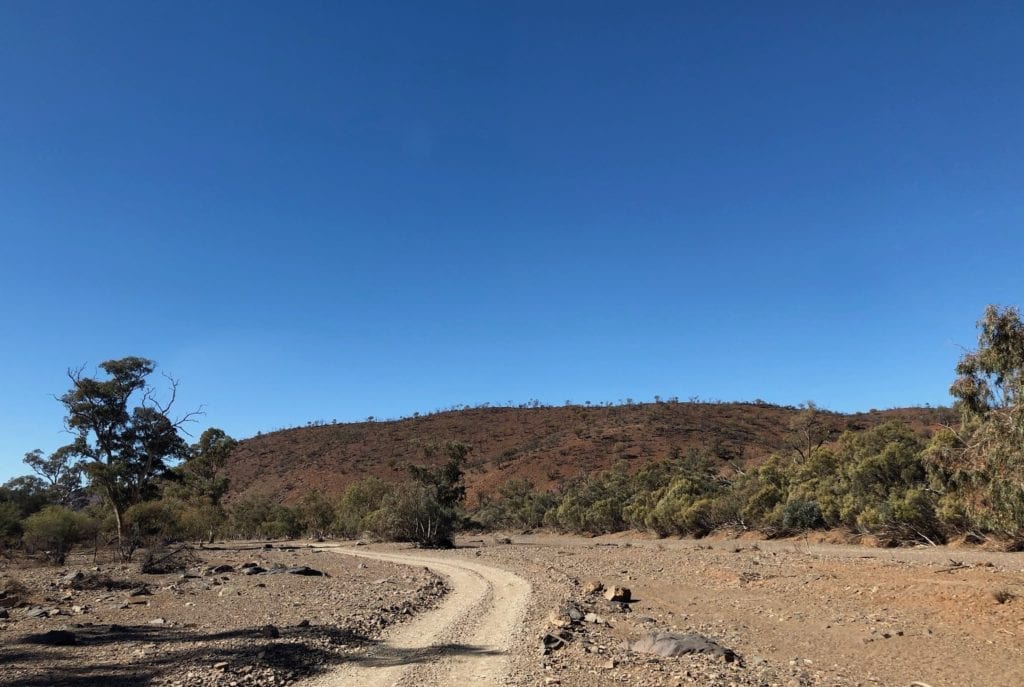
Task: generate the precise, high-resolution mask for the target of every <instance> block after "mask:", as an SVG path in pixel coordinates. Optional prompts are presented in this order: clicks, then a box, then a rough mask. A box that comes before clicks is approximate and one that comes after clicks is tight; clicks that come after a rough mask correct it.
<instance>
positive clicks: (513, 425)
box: [226, 401, 957, 507]
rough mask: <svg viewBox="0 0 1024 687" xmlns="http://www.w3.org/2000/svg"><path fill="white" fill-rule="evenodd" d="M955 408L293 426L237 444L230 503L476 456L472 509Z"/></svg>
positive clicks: (614, 410) (290, 499)
mask: <svg viewBox="0 0 1024 687" xmlns="http://www.w3.org/2000/svg"><path fill="white" fill-rule="evenodd" d="M956 418H957V416H956V413H955V412H953V411H951V410H950V409H948V408H898V409H892V410H882V411H879V410H873V411H870V412H865V413H855V414H841V413H833V412H828V411H824V410H816V411H815V412H814V417H813V422H812V426H810V427H805V426H804V425H805V424H806V422H807V419H808V418H807V409H806V408H803V409H801V408H795V407H784V406H775V405H769V404H765V403H700V402H678V401H665V402H658V403H643V404H639V403H638V404H630V405H619V406H597V407H587V406H576V405H574V406H559V407H544V406H539V407H523V408H507V407H498V408H469V409H463V410H453V411H447V412H442V413H436V414H432V415H426V416H421V417H413V418H407V419H402V420H396V421H390V422H359V423H351V424H328V425H321V426H309V427H299V428H294V429H286V430H281V431H277V432H272V433H268V434H262V435H260V436H256V437H253V438H251V439H246V440H243V441H240V442H239V443H238V445H237V446H236V447H235V449H234V450H233V451H232V452H231V455H230V458H229V459H228V462H227V468H226V469H227V474H228V475H229V477H230V484H231V487H230V491H229V495H228V497H227V498H228V500H229V501H231V500H234V499H237V498H238V497H240V496H247V495H253V494H262V495H265V496H268V497H270V498H271V500H273V501H275V502H286V503H294V502H297V501H299V500H301V499H302V497H304V496H305V495H306V494H307V493H308V492H310V491H312V490H317V491H320V492H322V493H325V494H327V495H329V496H337V495H340V494H341V493H342V492H343V491H344V490H345V488H346V487H347V486H348V485H350V484H352V483H353V482H356V481H358V480H360V479H363V478H366V477H378V478H380V479H382V480H385V481H391V480H396V479H401V478H404V477H405V476H406V474H407V468H408V466H409V465H411V464H418V463H423V462H426V463H428V464H435V465H436V464H439V463H440V462H441V461H442V460H443V456H441V455H435V453H436V452H434V451H431V448H432V447H434V446H437V445H439V444H443V443H444V442H446V441H458V442H462V443H465V444H468V445H470V446H471V447H472V452H471V453H470V454H469V456H468V457H467V460H466V464H465V473H466V474H465V479H466V487H467V493H468V505H470V506H471V507H472V506H475V505H476V504H478V503H479V502H480V498H481V497H485V498H486V497H487V496H489V495H494V494H496V492H497V490H498V488H499V487H500V486H501V485H503V484H505V483H507V482H508V481H509V480H513V479H524V480H528V481H529V482H530V483H531V484H532V485H533V486H534V487H536V488H537V489H539V490H541V491H546V490H552V489H558V488H559V487H561V486H563V485H566V484H568V483H570V482H572V481H573V480H575V479H577V478H579V477H581V476H586V475H593V474H595V473H597V472H600V471H602V470H607V469H609V468H612V467H615V466H617V465H619V464H623V465H624V466H625V469H626V470H627V471H628V472H635V471H637V470H639V469H640V468H641V467H643V466H644V465H647V464H649V463H651V462H652V461H656V460H658V459H662V458H666V457H668V456H669V455H672V454H673V453H682V454H685V453H687V452H693V451H696V452H699V453H700V454H701V455H703V456H706V457H707V458H708V459H709V460H710V461H711V462H712V464H713V465H714V467H715V468H716V470H722V471H725V472H732V471H735V470H736V469H744V468H746V467H749V466H752V465H756V464H759V463H761V462H762V461H763V460H765V459H766V458H767V457H768V456H770V455H772V454H774V453H780V452H788V451H790V450H793V451H796V450H797V449H800V450H804V451H806V450H807V449H806V447H805V446H804V445H805V444H806V443H807V442H808V437H807V435H806V434H805V432H806V431H810V432H811V436H810V437H809V440H810V442H812V443H813V446H812V449H813V448H817V445H818V444H819V443H823V442H824V443H827V442H829V441H831V440H835V439H837V438H838V437H839V436H840V435H841V434H842V433H843V432H845V431H860V430H864V429H868V428H870V427H875V426H877V425H879V424H881V423H883V422H885V421H888V420H899V421H902V422H904V423H906V424H907V425H908V426H909V427H910V428H911V429H912V430H913V431H914V432H915V433H916V434H918V435H920V436H922V437H925V438H926V437H927V436H929V435H930V433H931V432H933V431H934V430H936V429H938V428H939V427H941V426H943V425H948V424H952V423H955V422H956V421H957V419H956Z"/></svg>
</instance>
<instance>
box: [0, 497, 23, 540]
mask: <svg viewBox="0 0 1024 687" xmlns="http://www.w3.org/2000/svg"><path fill="white" fill-rule="evenodd" d="M20 537H21V510H20V509H19V508H18V506H17V504H15V503H12V502H11V501H0V543H3V544H10V543H11V542H14V541H17V540H18V539H19V538H20Z"/></svg>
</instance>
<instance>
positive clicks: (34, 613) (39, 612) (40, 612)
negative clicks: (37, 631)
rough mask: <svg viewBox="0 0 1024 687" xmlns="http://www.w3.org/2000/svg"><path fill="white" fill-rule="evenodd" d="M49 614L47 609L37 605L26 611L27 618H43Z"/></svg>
mask: <svg viewBox="0 0 1024 687" xmlns="http://www.w3.org/2000/svg"><path fill="white" fill-rule="evenodd" d="M46 615H47V613H46V609H45V608H41V607H39V606H36V607H35V608H30V609H28V610H27V611H25V617H26V618H43V617H45V616H46Z"/></svg>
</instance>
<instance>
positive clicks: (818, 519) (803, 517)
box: [782, 501, 825, 530]
mask: <svg viewBox="0 0 1024 687" xmlns="http://www.w3.org/2000/svg"><path fill="white" fill-rule="evenodd" d="M824 525H825V519H824V518H823V517H822V515H821V506H819V505H818V503H817V502H816V501H790V502H789V503H787V504H786V507H785V508H784V509H783V511H782V527H783V528H784V529H787V530H815V529H818V528H820V527H823V526H824Z"/></svg>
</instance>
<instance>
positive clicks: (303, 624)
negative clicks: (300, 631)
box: [295, 618, 309, 627]
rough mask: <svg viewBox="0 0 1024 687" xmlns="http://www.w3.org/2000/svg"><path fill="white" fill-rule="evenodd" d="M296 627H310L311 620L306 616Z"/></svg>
mask: <svg viewBox="0 0 1024 687" xmlns="http://www.w3.org/2000/svg"><path fill="white" fill-rule="evenodd" d="M295 627H309V621H308V620H306V619H305V618H304V619H302V620H300V621H299V624H298V625H296V626H295Z"/></svg>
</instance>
